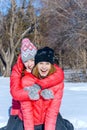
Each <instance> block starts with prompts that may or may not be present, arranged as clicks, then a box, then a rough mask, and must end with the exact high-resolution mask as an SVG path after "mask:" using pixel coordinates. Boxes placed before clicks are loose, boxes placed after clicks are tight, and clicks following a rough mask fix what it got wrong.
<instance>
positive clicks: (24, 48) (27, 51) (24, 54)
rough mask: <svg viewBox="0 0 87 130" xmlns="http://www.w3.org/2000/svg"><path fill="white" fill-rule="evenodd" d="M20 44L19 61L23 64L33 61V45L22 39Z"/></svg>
mask: <svg viewBox="0 0 87 130" xmlns="http://www.w3.org/2000/svg"><path fill="white" fill-rule="evenodd" d="M21 44H22V45H21V59H22V61H23V63H24V62H27V61H28V60H30V59H34V58H35V54H36V52H37V49H36V47H35V46H34V45H33V43H32V42H31V41H30V40H29V39H28V38H24V39H23V40H22V43H21Z"/></svg>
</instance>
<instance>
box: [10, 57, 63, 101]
mask: <svg viewBox="0 0 87 130" xmlns="http://www.w3.org/2000/svg"><path fill="white" fill-rule="evenodd" d="M54 66H55V67H56V72H55V73H54V74H53V75H54V76H53V75H50V76H48V77H47V78H45V79H41V80H39V79H37V78H35V77H34V76H32V77H33V78H34V80H35V81H34V82H35V83H36V84H37V83H38V85H40V86H41V88H42V89H45V88H50V87H51V86H55V85H56V84H59V83H61V82H62V81H63V80H64V73H63V70H62V69H61V68H60V67H59V66H57V65H54ZM22 69H23V63H22V60H21V57H20V55H19V57H18V60H17V63H16V64H15V65H14V67H13V69H12V73H11V76H10V93H11V95H12V97H13V98H14V99H15V100H18V101H26V100H29V97H28V92H26V91H24V90H23V89H22V88H21V73H22ZM29 81H30V80H29ZM49 83H50V84H49Z"/></svg>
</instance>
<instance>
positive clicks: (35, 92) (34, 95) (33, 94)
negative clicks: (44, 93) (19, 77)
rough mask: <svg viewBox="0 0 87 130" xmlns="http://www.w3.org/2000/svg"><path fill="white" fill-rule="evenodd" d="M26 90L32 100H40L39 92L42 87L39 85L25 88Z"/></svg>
mask: <svg viewBox="0 0 87 130" xmlns="http://www.w3.org/2000/svg"><path fill="white" fill-rule="evenodd" d="M24 90H26V91H29V93H28V96H29V98H30V99H31V100H38V99H39V98H40V95H39V91H40V90H41V87H40V86H39V85H38V84H34V85H32V86H29V87H25V88H24Z"/></svg>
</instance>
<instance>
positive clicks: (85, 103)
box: [0, 77, 87, 130]
mask: <svg viewBox="0 0 87 130" xmlns="http://www.w3.org/2000/svg"><path fill="white" fill-rule="evenodd" d="M9 106H11V96H10V93H9V78H4V77H0V127H2V126H4V125H6V123H7V121H8V118H9V116H8V109H9ZM60 111H61V114H62V116H63V117H64V118H66V119H68V120H70V121H71V122H72V123H73V125H74V127H75V130H87V83H69V82H65V89H64V96H63V101H62V104H61V109H60Z"/></svg>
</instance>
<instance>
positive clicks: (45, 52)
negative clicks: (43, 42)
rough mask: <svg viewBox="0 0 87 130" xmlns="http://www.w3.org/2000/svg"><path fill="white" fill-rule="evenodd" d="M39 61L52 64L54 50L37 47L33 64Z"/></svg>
mask: <svg viewBox="0 0 87 130" xmlns="http://www.w3.org/2000/svg"><path fill="white" fill-rule="evenodd" d="M39 62H50V63H51V64H54V50H53V49H51V48H49V47H44V48H42V49H39V50H38V51H37V53H36V55H35V65H36V64H38V63H39Z"/></svg>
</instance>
